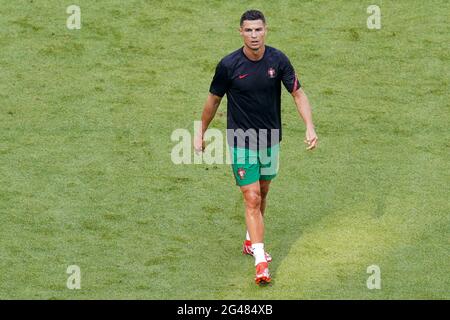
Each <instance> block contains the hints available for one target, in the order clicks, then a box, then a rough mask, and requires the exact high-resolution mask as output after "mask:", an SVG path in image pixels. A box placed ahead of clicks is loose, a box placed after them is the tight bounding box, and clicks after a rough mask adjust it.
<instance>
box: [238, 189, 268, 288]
mask: <svg viewBox="0 0 450 320" xmlns="http://www.w3.org/2000/svg"><path fill="white" fill-rule="evenodd" d="M241 191H242V194H243V196H244V201H245V221H246V224H247V230H248V233H249V234H250V241H251V243H252V253H253V256H254V257H255V267H256V276H255V282H256V283H257V284H264V283H268V282H270V281H271V277H270V273H269V268H268V264H267V260H266V253H265V251H264V219H263V216H262V214H261V189H260V185H259V181H257V182H255V183H252V184H249V185H245V186H241Z"/></svg>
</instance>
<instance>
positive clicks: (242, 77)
mask: <svg viewBox="0 0 450 320" xmlns="http://www.w3.org/2000/svg"><path fill="white" fill-rule="evenodd" d="M246 76H248V73H246V74H241V75H239V79H244V78H245V77H246Z"/></svg>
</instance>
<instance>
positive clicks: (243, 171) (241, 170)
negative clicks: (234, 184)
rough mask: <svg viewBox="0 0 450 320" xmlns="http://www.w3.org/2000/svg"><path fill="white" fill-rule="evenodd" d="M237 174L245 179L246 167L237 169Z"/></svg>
mask: <svg viewBox="0 0 450 320" xmlns="http://www.w3.org/2000/svg"><path fill="white" fill-rule="evenodd" d="M237 174H238V175H239V179H241V180H242V179H244V177H245V170H244V169H242V168H239V169H238V170H237Z"/></svg>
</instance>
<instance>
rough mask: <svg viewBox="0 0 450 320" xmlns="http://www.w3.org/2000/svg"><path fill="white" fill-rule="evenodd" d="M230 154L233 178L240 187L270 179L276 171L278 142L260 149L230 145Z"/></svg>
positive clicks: (278, 152) (278, 151)
mask: <svg viewBox="0 0 450 320" xmlns="http://www.w3.org/2000/svg"><path fill="white" fill-rule="evenodd" d="M230 154H231V156H232V157H233V158H232V159H233V160H232V164H231V167H232V168H233V173H234V178H235V179H236V184H237V185H238V186H240V187H241V186H245V185H247V184H251V183H254V182H256V181H259V180H272V179H273V178H275V177H276V175H277V173H278V168H279V164H280V163H279V156H280V145H279V144H276V145H274V146H272V147H268V148H264V149H261V150H251V149H247V148H233V147H230Z"/></svg>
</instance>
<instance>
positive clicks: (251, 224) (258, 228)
mask: <svg viewBox="0 0 450 320" xmlns="http://www.w3.org/2000/svg"><path fill="white" fill-rule="evenodd" d="M241 191H242V194H243V196H244V201H245V222H246V224H247V231H248V233H249V235H250V241H251V242H252V243H263V242H264V220H263V216H262V214H261V191H260V186H259V181H257V182H255V183H252V184H249V185H245V186H242V187H241Z"/></svg>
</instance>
